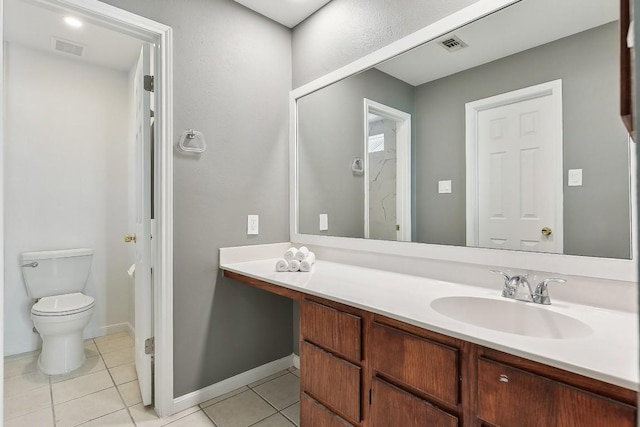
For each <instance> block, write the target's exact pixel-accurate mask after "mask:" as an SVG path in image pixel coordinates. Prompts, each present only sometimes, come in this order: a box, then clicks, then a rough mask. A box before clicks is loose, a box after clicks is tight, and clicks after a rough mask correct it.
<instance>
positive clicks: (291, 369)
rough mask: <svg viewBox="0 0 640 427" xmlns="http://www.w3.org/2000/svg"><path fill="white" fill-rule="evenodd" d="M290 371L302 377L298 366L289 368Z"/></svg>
mask: <svg viewBox="0 0 640 427" xmlns="http://www.w3.org/2000/svg"><path fill="white" fill-rule="evenodd" d="M289 372H291V373H292V374H293V375H295V376H296V377H300V369H298V368H289Z"/></svg>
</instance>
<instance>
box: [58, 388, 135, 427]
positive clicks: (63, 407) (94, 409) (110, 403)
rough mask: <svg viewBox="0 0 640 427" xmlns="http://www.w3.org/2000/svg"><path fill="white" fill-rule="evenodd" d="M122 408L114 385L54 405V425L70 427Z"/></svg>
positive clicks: (122, 405)
mask: <svg viewBox="0 0 640 427" xmlns="http://www.w3.org/2000/svg"><path fill="white" fill-rule="evenodd" d="M120 409H124V404H123V403H122V400H121V399H120V395H119V394H118V391H117V390H116V388H115V387H112V388H108V389H106V390H102V391H99V392H97V393H93V394H90V395H88V396H84V397H81V398H79V399H75V400H71V401H69V402H65V403H61V404H59V405H55V406H54V411H55V415H56V427H72V426H77V425H80V424H82V423H86V422H88V421H91V420H95V419H96V418H100V417H102V416H104V415H108V414H111V413H112V412H116V411H119V410H120Z"/></svg>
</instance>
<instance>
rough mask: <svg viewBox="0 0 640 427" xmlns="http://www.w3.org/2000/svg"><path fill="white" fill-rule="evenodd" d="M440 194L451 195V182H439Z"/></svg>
mask: <svg viewBox="0 0 640 427" xmlns="http://www.w3.org/2000/svg"><path fill="white" fill-rule="evenodd" d="M438 193H440V194H450V193H451V180H450V179H449V180H447V181H438Z"/></svg>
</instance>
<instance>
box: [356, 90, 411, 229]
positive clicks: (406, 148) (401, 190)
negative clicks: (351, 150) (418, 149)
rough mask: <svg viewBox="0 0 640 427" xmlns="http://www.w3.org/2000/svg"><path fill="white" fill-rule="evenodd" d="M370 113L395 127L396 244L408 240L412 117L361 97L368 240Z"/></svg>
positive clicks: (365, 215)
mask: <svg viewBox="0 0 640 427" xmlns="http://www.w3.org/2000/svg"><path fill="white" fill-rule="evenodd" d="M369 113H373V114H377V115H379V116H383V117H385V118H388V119H389V120H393V121H394V122H396V123H397V127H396V159H397V166H396V206H397V212H396V220H397V223H398V225H400V230H399V231H398V232H397V240H398V241H405V242H410V241H411V234H412V225H411V114H409V113H406V112H404V111H401V110H398V109H395V108H393V107H389V106H388V105H384V104H381V103H379V102H376V101H372V100H370V99H367V98H364V118H363V122H364V237H365V238H367V239H368V238H369V120H368V115H369Z"/></svg>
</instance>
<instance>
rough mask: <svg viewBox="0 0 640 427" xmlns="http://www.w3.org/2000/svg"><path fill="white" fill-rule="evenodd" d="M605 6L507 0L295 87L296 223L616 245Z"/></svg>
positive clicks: (610, 34)
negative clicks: (376, 59)
mask: <svg viewBox="0 0 640 427" xmlns="http://www.w3.org/2000/svg"><path fill="white" fill-rule="evenodd" d="M618 18H619V4H618V0H598V1H589V2H584V1H581V0H564V1H562V2H556V1H553V0H522V1H519V2H516V3H514V4H511V5H509V6H508V7H504V8H502V9H501V10H497V11H495V12H493V13H490V14H488V15H487V16H484V17H482V18H481V19H477V20H473V21H472V22H470V23H466V24H464V25H461V26H459V27H456V28H455V29H453V30H451V31H447V32H443V33H441V34H440V35H438V36H437V37H435V38H434V39H433V40H431V41H429V42H427V43H425V44H423V45H420V46H418V47H416V48H414V49H411V50H409V51H408V52H405V53H403V54H401V55H398V56H395V57H393V58H391V59H389V60H386V61H384V62H381V63H378V64H376V65H374V66H373V67H369V68H367V69H365V70H364V71H360V72H358V73H357V74H353V75H350V76H348V77H346V78H342V79H340V80H339V81H336V82H333V83H332V84H329V85H326V86H324V87H321V88H317V90H316V89H313V90H312V91H310V92H309V93H305V94H303V95H302V96H299V97H296V98H295V106H296V107H295V108H296V114H295V115H294V117H296V118H297V122H296V130H295V137H296V141H297V146H296V154H297V158H296V161H297V163H296V170H297V174H296V175H297V182H296V185H295V189H296V191H297V199H296V201H297V203H296V209H297V211H296V212H295V213H297V224H296V225H295V226H296V227H297V228H296V232H297V233H299V234H301V235H314V236H316V235H320V236H322V235H325V236H338V237H350V238H367V239H379V240H391V241H411V242H418V243H428V244H436V245H447V246H471V247H480V248H491V249H509V250H517V251H528V252H548V253H555V254H565V255H577V256H589V257H599V258H610V259H611V258H614V259H623V260H628V259H631V258H632V239H631V229H632V225H631V218H632V216H631V174H630V167H631V166H630V165H631V159H630V144H632V142H630V139H629V136H628V134H627V132H626V130H625V127H624V125H623V123H622V121H621V119H620V117H619V115H618V103H619V78H620V77H619V75H620V74H619V73H620V72H619V47H618V43H619V34H620V28H619V23H618Z"/></svg>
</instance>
